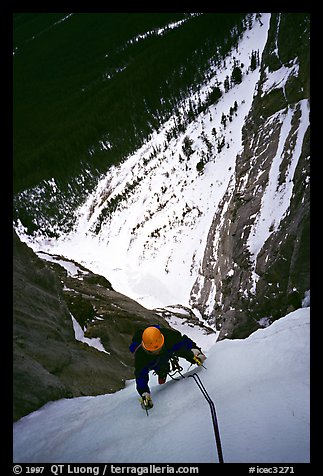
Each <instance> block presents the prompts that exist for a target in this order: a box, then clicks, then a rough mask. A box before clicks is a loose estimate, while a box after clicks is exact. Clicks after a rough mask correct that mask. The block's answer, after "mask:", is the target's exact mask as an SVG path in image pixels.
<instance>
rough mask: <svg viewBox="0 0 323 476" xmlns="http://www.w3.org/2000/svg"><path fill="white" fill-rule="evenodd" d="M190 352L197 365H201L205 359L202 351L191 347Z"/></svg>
mask: <svg viewBox="0 0 323 476" xmlns="http://www.w3.org/2000/svg"><path fill="white" fill-rule="evenodd" d="M192 352H193V354H194V357H193V359H194V362H195V363H196V364H197V365H203V362H204V361H205V359H206V356H205V355H204V354H203V352H202V351H201V350H199V349H192Z"/></svg>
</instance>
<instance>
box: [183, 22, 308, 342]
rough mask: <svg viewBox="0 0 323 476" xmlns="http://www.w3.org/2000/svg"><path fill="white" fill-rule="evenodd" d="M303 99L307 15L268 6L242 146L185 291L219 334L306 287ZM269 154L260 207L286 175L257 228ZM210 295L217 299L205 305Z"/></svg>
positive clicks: (294, 302)
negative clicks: (279, 211)
mask: <svg viewBox="0 0 323 476" xmlns="http://www.w3.org/2000/svg"><path fill="white" fill-rule="evenodd" d="M281 68H286V71H287V72H288V74H289V75H288V78H287V79H286V81H278V83H277V84H272V86H271V88H270V90H268V89H266V87H267V88H268V83H267V86H266V81H267V80H268V78H269V77H270V74H271V73H273V72H276V71H278V70H280V69H281ZM293 68H295V69H294V70H293ZM286 74H287V73H286ZM281 83H282V84H281ZM308 101H309V17H308V15H305V14H272V17H271V24H270V30H269V35H268V40H267V44H266V46H265V49H264V53H263V57H262V62H261V77H260V81H259V84H258V92H257V94H256V96H255V97H254V101H253V104H252V108H251V110H250V113H249V116H248V117H247V120H246V123H245V126H244V128H243V131H242V138H243V150H242V153H241V154H240V155H239V156H237V158H236V170H235V181H234V182H233V181H232V183H230V184H229V186H228V189H227V192H226V194H225V196H224V197H223V200H222V203H221V205H220V207H219V209H218V211H217V213H216V215H215V216H214V219H213V223H212V225H211V228H210V230H209V235H208V240H207V246H206V250H205V255H204V260H203V264H202V269H201V272H200V275H199V276H198V278H197V280H196V282H195V284H194V287H193V289H192V292H191V304H192V306H193V307H196V308H198V309H199V310H200V312H202V313H205V314H209V315H210V320H211V321H212V320H213V321H214V322H216V324H217V327H218V328H219V329H220V336H219V339H220V340H221V339H224V338H244V337H246V336H248V335H249V334H250V333H252V332H253V331H255V330H256V329H258V328H259V319H260V318H262V317H267V318H268V319H269V322H272V321H273V320H275V319H278V318H280V317H282V316H283V315H285V314H286V313H288V312H290V311H292V310H294V309H297V308H298V307H300V306H301V303H302V298H304V294H305V292H306V291H307V290H309V289H310V264H309V213H310V205H309V204H310V188H309V157H310V148H309V142H310V138H309V127H308V128H307V129H306V131H305V132H304V131H303V130H302V127H304V126H303V124H304V123H306V115H308V109H307V108H308V107H309V105H308ZM287 118H288V119H287ZM284 127H285V128H287V127H288V134H287V135H286V137H285V136H284V134H285V133H284V134H283V133H282V130H283V128H284ZM282 137H285V139H284V140H285V142H284V143H282ZM300 141H301V143H300ZM295 156H296V157H297V165H296V167H295V171H294V173H293V176H291V175H289V171H290V170H291V169H292V167H293V165H292V164H293V161H295ZM277 158H278V159H277ZM275 160H276V161H277V160H279V170H278V173H277V172H276V175H275V180H276V179H277V184H276V185H275V186H276V190H275V191H274V192H275V193H274V192H273V197H276V200H277V201H276V202H275V201H273V202H272V203H270V204H269V207H268V210H269V209H270V208H272V209H274V208H275V207H279V206H280V200H281V199H282V197H283V192H284V190H285V189H286V188H288V187H289V186H290V183H291V182H292V194H291V197H290V198H289V205H288V208H287V210H286V212H285V213H284V214H283V215H282V217H281V220H280V222H279V223H275V222H274V221H273V222H272V223H268V226H267V228H266V229H265V228H264V226H262V223H261V221H263V220H264V218H263V216H262V215H261V208H262V206H263V202H264V200H265V191H266V188H267V187H268V186H269V183H270V180H271V169H272V168H273V167H274V166H273V164H274V161H275ZM276 163H277V162H276ZM294 163H295V162H294ZM273 190H274V189H273ZM280 192H281V193H280ZM267 206H268V205H267ZM273 216H274V214H273ZM257 220H258V221H257ZM259 222H260V223H259ZM259 231H263V232H265V234H266V235H267V234H268V237H267V239H266V240H265V242H264V244H263V246H262V247H261V249H260V250H258V249H257V250H256V251H254V253H255V255H254V256H252V252H251V251H252V250H251V249H250V239H251V240H252V239H254V240H256V239H257V233H259ZM210 298H212V299H215V301H216V302H217V305H216V307H215V308H214V309H212V310H211V311H210V309H209V308H208V302H209V301H210Z"/></svg>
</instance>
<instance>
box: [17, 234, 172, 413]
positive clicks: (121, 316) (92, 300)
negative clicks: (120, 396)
mask: <svg viewBox="0 0 323 476" xmlns="http://www.w3.org/2000/svg"><path fill="white" fill-rule="evenodd" d="M80 269H81V267H80ZM63 284H64V287H63ZM13 288H14V302H13V311H14V312H13V387H14V388H13V392H14V393H13V396H14V398H13V399H14V402H13V419H14V421H16V420H18V419H19V418H21V417H22V416H24V415H26V414H28V413H30V412H32V411H34V410H36V409H38V408H39V407H41V406H42V405H44V404H45V403H46V402H48V401H51V400H56V399H59V398H69V397H76V396H81V395H98V394H103V393H111V392H115V391H117V390H119V389H121V388H123V387H124V383H125V380H126V379H130V378H133V357H132V354H131V353H130V352H129V349H128V346H129V344H130V342H131V337H132V334H133V333H134V331H135V330H136V328H137V327H138V326H142V325H145V324H150V323H152V324H157V323H159V324H162V325H166V326H167V325H168V324H167V323H166V322H165V321H164V319H163V318H162V317H160V316H158V315H157V314H155V313H154V312H152V311H149V310H147V309H145V308H143V307H142V306H140V305H139V304H138V303H136V302H134V301H132V300H131V299H129V298H127V297H125V296H123V295H121V294H119V293H116V292H115V291H113V289H112V287H111V285H110V283H109V282H108V281H107V280H106V279H105V278H103V277H101V276H97V275H95V274H93V273H91V272H89V271H87V270H86V271H84V270H83V272H82V273H81V276H77V277H75V278H71V277H69V276H68V275H67V272H66V271H65V270H64V268H62V267H61V266H59V265H57V264H55V263H49V262H46V263H45V262H44V261H43V260H42V259H40V258H38V256H37V255H36V254H35V253H34V252H33V251H32V250H31V249H30V248H28V246H27V245H25V244H24V243H22V242H21V241H20V240H19V238H18V237H17V235H16V234H15V233H14V236H13ZM71 313H73V316H74V317H75V319H77V320H78V322H79V324H80V326H81V327H82V328H85V329H86V331H85V336H86V337H89V338H90V337H100V338H101V342H102V344H103V346H104V348H105V350H106V352H101V351H99V350H97V349H96V348H93V347H90V346H89V345H87V344H85V343H83V342H80V341H78V340H76V339H75V333H74V329H73V323H72V318H71Z"/></svg>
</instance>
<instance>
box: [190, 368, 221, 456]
mask: <svg viewBox="0 0 323 476" xmlns="http://www.w3.org/2000/svg"><path fill="white" fill-rule="evenodd" d="M188 377H192V378H193V379H194V380H195V382H196V385H197V386H198V388H199V389H200V390H201V392H202V394H203V396H204V398H205V400H206V401H207V402H208V404H209V405H210V409H211V416H212V422H213V429H214V436H215V442H216V447H217V450H218V456H219V463H223V462H224V461H223V453H222V446H221V439H220V431H219V425H218V421H217V418H216V412H215V405H214V403H213V400H212V399H211V397H210V395H209V394H208V393H207V391H206V388H205V387H204V385H203V383H202V381H201V379H200V377H199V376H198V375H197V373H194V374H191V375H188Z"/></svg>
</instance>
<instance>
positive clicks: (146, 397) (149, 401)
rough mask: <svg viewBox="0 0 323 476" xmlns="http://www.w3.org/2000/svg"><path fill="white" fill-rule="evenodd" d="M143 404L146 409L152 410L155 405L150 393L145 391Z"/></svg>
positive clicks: (142, 396)
mask: <svg viewBox="0 0 323 476" xmlns="http://www.w3.org/2000/svg"><path fill="white" fill-rule="evenodd" d="M140 403H141V406H142V408H143V409H144V410H150V408H152V407H153V406H154V404H153V401H152V398H151V396H150V393H148V392H145V393H143V394H142V395H141V399H140Z"/></svg>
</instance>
